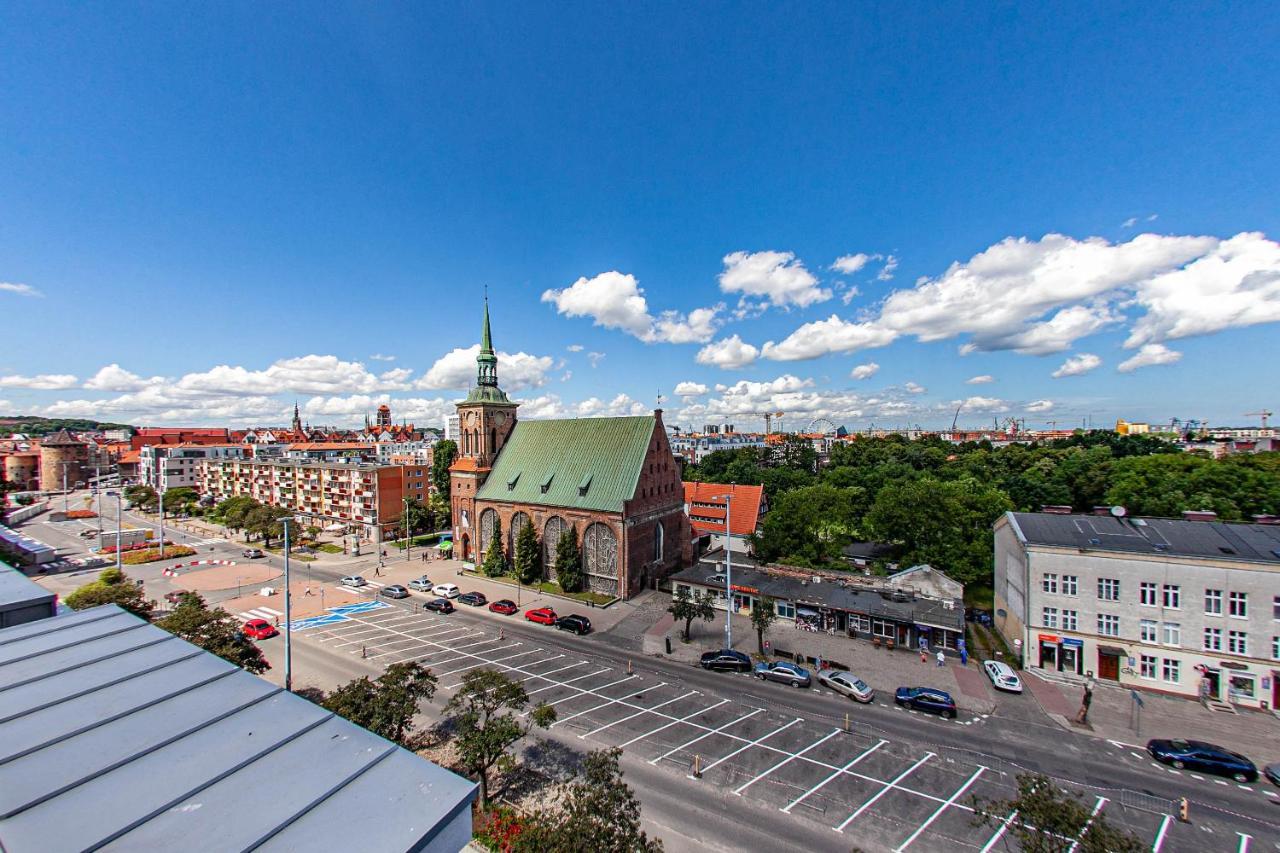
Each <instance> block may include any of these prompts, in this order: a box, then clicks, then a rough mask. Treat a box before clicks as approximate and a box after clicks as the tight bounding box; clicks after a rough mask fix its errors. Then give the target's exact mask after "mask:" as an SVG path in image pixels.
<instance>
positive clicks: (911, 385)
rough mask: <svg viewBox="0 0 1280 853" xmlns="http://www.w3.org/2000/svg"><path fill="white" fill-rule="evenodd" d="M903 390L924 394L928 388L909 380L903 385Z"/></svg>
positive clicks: (909, 392)
mask: <svg viewBox="0 0 1280 853" xmlns="http://www.w3.org/2000/svg"><path fill="white" fill-rule="evenodd" d="M902 390H904V391H906V392H907V393H908V394H923V393H924V392H925V391H927V390H928V389H927V388H925V387H924V386H923V385H920V384H918V383H915V382H908V383H907V384H905V385H903V386H902Z"/></svg>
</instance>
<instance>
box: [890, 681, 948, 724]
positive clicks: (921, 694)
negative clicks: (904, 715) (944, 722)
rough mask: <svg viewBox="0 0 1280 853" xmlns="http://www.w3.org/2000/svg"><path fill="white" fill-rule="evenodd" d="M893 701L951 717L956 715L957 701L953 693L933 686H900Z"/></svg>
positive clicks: (918, 709)
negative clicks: (952, 695)
mask: <svg viewBox="0 0 1280 853" xmlns="http://www.w3.org/2000/svg"><path fill="white" fill-rule="evenodd" d="M893 701H894V702H896V703H898V704H899V705H902V706H903V707H906V708H913V709H915V710H917V711H928V712H929V713H931V714H941V715H942V716H944V717H948V718H950V719H955V716H956V702H955V700H954V699H952V698H951V694H949V693H947V692H945V691H943V690H935V689H933V688H932V687H899V688H898V692H896V693H895V694H893Z"/></svg>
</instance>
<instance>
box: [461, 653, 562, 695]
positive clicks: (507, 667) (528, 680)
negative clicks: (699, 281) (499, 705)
mask: <svg viewBox="0 0 1280 853" xmlns="http://www.w3.org/2000/svg"><path fill="white" fill-rule="evenodd" d="M558 657H564V655H558ZM552 660H555V658H547V660H546V661H538V663H546V662H547V661H552ZM586 663H587V662H586V661H584V660H580V661H578V662H577V663H571V664H569V665H568V666H562V667H560V668H558V669H551V670H548V671H546V672H544V673H543V674H542V675H536V676H533V677H531V678H524V679H515V680H517V681H519V682H520V683H521V684H525V683H527V682H530V681H532V680H533V679H534V678H541V679H542V680H543V681H551V679H550V678H547V677H546V676H548V675H555V674H556V673H557V672H564V671H565V670H566V669H573V668H574V667H579V666H585V665H586ZM484 665H485V664H483V663H482V664H480V666H484ZM498 669H507V670H519V669H520V667H518V666H506V665H502V666H499V667H498ZM461 686H462V682H461V681H455V682H454V683H453V684H445V685H442V688H443V689H444V690H456V689H458V688H459V687H461Z"/></svg>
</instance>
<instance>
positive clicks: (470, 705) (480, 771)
mask: <svg viewBox="0 0 1280 853" xmlns="http://www.w3.org/2000/svg"><path fill="white" fill-rule="evenodd" d="M528 707H529V694H528V693H527V692H525V689H524V685H522V684H521V683H520V682H518V681H513V680H511V679H510V678H508V677H507V676H505V675H503V674H502V673H500V672H496V671H494V670H492V669H473V670H471V671H470V672H468V673H466V674H465V675H464V676H462V684H461V686H460V687H458V690H457V692H455V693H454V694H453V696H452V697H451V698H450V699H449V703H448V704H447V705H445V707H444V716H445V718H446V719H447V720H448V721H449V722H450V723H451V724H452V726H453V731H454V737H453V743H454V745H455V747H456V748H457V750H458V755H459V758H460V759H461V762H462V765H463V767H464V768H465V769H466V771H467V772H468V773H471V774H473V775H474V776H475V777H476V781H478V782H479V783H480V806H481V808H485V807H487V806H488V805H489V773H490V772H491V771H492V770H494V769H498V770H507V769H510V768H511V767H512V766H514V765H515V757H514V756H512V755H511V753H510V752H509V750H510V749H511V747H512V746H514V745H515V744H516V742H517V741H519V740H520V739H521V738H523V737H524V736H525V735H527V734H528V733H529V731H530V730H531V729H532V728H533V727H534V726H538V727H539V728H544V729H545V728H547V727H548V726H550V725H551V724H552V723H554V722H555V720H556V710H555V708H552V707H551V706H550V705H548V704H546V703H545V702H542V703H539V704H538V705H536V706H535V707H534V708H533V709H532V710H531V711H529V715H528V716H527V717H525V718H524V719H523V722H522V721H521V718H520V717H519V716H517V714H518V713H519V712H522V711H524V710H525V709H526V708H528Z"/></svg>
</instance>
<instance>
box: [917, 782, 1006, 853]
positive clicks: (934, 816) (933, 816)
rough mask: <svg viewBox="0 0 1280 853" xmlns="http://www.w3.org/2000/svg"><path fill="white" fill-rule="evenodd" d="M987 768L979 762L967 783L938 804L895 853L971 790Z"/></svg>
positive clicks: (918, 835)
mask: <svg viewBox="0 0 1280 853" xmlns="http://www.w3.org/2000/svg"><path fill="white" fill-rule="evenodd" d="M986 769H987V768H985V767H983V766H982V765H981V764H979V765H978V769H977V770H975V771H974V773H973V775H972V776H970V777H969V778H968V779H967V780H965V783H964V784H963V785H961V786H960V787H959V788H957V789H956V792H955V793H954V794H952V795H951V796H950V797H948V798H947V801H946V802H945V803H943V804H942V805H940V806H938V808H937V809H936V810H935V811H934V813H933V814H931V815H929V819H928V820H926V821H925V822H924V823H922V824H920V825H919V826H917V827H916V831H915V832H913V833H911V835H910V836H909V837H908V838H907V840H906V841H904V842H902V843H901V844H899V845H898V847H897V849H896V850H895V851H894V853H902V851H903V850H906V849H907V847H909V846H910V845H911V842H913V841H915V840H916V839H917V838H919V837H920V834H921V833H922V832H924V831H925V830H926V829H928V828H929V824H931V823H933V822H934V821H935V820H937V819H938V815H940V814H942V813H943V812H944V811H946V810H947V808H948V807H950V806H951V805H952V804H954V803H955V801H956V800H958V799H960V795H961V794H963V793H964V792H965V791H967V790H969V786H970V785H972V784H973V783H974V782H976V781H978V777H979V776H981V775H982V774H983V773H984V772H985V771H986Z"/></svg>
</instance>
